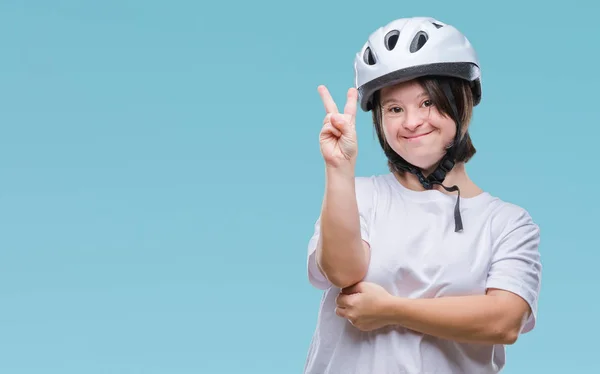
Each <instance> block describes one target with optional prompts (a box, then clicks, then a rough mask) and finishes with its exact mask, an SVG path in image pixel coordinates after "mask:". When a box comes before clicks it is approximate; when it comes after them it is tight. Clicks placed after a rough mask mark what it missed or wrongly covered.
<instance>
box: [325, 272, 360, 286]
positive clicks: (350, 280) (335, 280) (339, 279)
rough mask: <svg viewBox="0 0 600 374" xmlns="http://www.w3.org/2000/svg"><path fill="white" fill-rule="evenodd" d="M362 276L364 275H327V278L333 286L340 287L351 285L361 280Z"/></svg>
mask: <svg viewBox="0 0 600 374" xmlns="http://www.w3.org/2000/svg"><path fill="white" fill-rule="evenodd" d="M363 278H364V277H362V276H360V277H359V276H356V277H352V276H344V275H339V276H335V275H331V276H327V279H329V281H330V282H331V284H333V285H334V286H335V287H337V288H340V289H343V288H347V287H350V286H353V285H355V284H357V283H358V282H360V281H361V280H363Z"/></svg>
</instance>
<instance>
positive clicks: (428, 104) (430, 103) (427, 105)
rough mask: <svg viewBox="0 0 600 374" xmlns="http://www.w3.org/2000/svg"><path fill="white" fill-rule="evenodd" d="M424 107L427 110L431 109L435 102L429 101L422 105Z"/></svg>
mask: <svg viewBox="0 0 600 374" xmlns="http://www.w3.org/2000/svg"><path fill="white" fill-rule="evenodd" d="M421 105H422V106H424V107H425V108H427V107H430V106H432V105H433V101H431V100H429V99H427V100H425V101H423V104H421Z"/></svg>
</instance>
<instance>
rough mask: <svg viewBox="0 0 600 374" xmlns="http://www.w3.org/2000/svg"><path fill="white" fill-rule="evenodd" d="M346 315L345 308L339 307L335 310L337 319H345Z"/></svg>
mask: <svg viewBox="0 0 600 374" xmlns="http://www.w3.org/2000/svg"><path fill="white" fill-rule="evenodd" d="M346 313H347V310H346V309H345V308H340V307H336V308H335V314H337V315H338V316H339V317H342V318H346Z"/></svg>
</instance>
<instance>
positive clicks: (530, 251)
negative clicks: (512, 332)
mask: <svg viewBox="0 0 600 374" xmlns="http://www.w3.org/2000/svg"><path fill="white" fill-rule="evenodd" d="M539 243H540V229H539V227H538V226H537V225H536V224H535V223H534V222H533V220H532V219H531V217H530V216H529V214H528V213H527V212H526V211H524V210H521V211H520V212H519V213H518V214H517V216H516V218H514V219H513V220H512V221H510V223H509V224H508V225H507V226H506V228H505V229H504V230H503V234H502V235H501V237H500V238H499V240H498V241H497V242H496V245H495V246H494V249H493V250H494V252H493V255H492V262H491V266H490V271H489V273H488V278H487V285H486V286H487V288H497V289H502V290H506V291H510V292H513V293H515V294H517V295H519V296H520V297H522V298H523V299H524V300H525V301H526V302H527V303H528V304H529V306H530V307H531V314H530V316H529V318H528V319H527V321H526V322H525V324H524V325H523V328H522V330H521V333H526V332H529V331H531V330H533V328H534V326H535V322H536V319H537V305H538V297H539V292H540V287H541V278H542V264H541V261H540V252H539Z"/></svg>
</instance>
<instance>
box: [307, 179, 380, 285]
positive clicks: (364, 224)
mask: <svg viewBox="0 0 600 374" xmlns="http://www.w3.org/2000/svg"><path fill="white" fill-rule="evenodd" d="M373 186H374V184H373V180H372V178H371V177H356V178H355V191H356V203H357V206H358V213H359V218H360V235H361V238H362V240H364V241H365V242H367V243H369V227H370V223H371V215H372V212H373V208H372V207H373V198H374V188H373ZM313 230H314V231H313V235H312V237H311V238H310V240H309V242H308V257H307V270H308V280H309V281H310V283H311V284H312V285H313V286H314V287H316V288H318V289H320V290H325V289H327V288H329V287H331V282H329V280H328V279H327V278H326V277H325V276H324V275H323V274H322V273H321V271H320V270H319V267H318V266H317V260H316V250H317V243H318V241H319V236H320V234H321V217H320V216H319V218H318V219H317V221H316V223H315V224H314V229H313Z"/></svg>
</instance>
